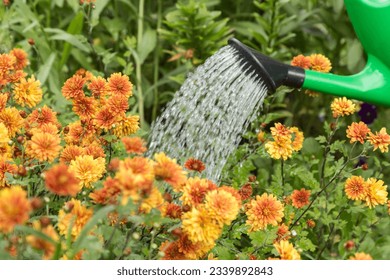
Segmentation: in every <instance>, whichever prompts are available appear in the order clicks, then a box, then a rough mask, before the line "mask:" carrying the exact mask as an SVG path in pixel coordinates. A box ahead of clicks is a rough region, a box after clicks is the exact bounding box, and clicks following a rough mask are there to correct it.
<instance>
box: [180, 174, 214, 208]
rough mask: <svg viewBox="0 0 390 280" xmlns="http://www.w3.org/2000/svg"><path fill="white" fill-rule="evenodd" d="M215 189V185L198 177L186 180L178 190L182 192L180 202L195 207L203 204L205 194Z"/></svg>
mask: <svg viewBox="0 0 390 280" xmlns="http://www.w3.org/2000/svg"><path fill="white" fill-rule="evenodd" d="M216 188H217V185H216V184H214V183H213V182H212V181H210V180H208V179H205V178H199V177H194V178H188V180H187V181H186V183H185V185H184V186H183V187H181V188H180V189H181V191H182V192H183V194H182V196H181V197H180V200H181V201H182V202H183V205H188V206H191V207H192V206H194V207H197V206H198V205H201V204H202V203H203V201H204V199H205V197H206V194H207V193H208V192H210V191H212V190H215V189H216Z"/></svg>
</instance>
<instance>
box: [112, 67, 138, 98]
mask: <svg viewBox="0 0 390 280" xmlns="http://www.w3.org/2000/svg"><path fill="white" fill-rule="evenodd" d="M108 88H109V91H110V93H111V94H113V95H123V96H126V97H127V98H129V97H130V96H131V95H132V94H133V92H132V91H133V84H132V83H131V82H130V81H129V77H128V76H126V75H123V76H122V74H121V73H113V74H111V76H110V77H109V78H108Z"/></svg>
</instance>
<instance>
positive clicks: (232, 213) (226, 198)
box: [205, 189, 241, 226]
mask: <svg viewBox="0 0 390 280" xmlns="http://www.w3.org/2000/svg"><path fill="white" fill-rule="evenodd" d="M240 202H241V200H240V201H237V199H236V198H235V197H234V196H233V195H232V194H231V193H229V192H227V191H225V190H220V189H216V190H213V191H209V192H208V193H207V194H206V197H205V208H206V210H207V211H208V212H209V215H210V217H211V218H213V219H214V220H216V221H218V223H219V224H220V225H221V226H223V225H224V224H225V225H230V223H231V222H232V221H233V220H234V219H235V218H236V217H237V215H238V212H239V210H240V206H241V205H240Z"/></svg>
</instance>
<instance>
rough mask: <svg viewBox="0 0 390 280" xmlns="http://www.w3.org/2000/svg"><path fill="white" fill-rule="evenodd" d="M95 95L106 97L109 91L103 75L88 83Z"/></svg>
mask: <svg viewBox="0 0 390 280" xmlns="http://www.w3.org/2000/svg"><path fill="white" fill-rule="evenodd" d="M88 89H89V90H90V91H91V93H92V95H93V97H95V98H97V99H99V98H104V97H105V96H106V95H107V93H108V90H109V88H108V84H107V81H106V79H104V78H102V77H94V78H93V79H92V80H91V82H90V83H89V85H88Z"/></svg>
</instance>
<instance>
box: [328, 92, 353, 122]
mask: <svg viewBox="0 0 390 280" xmlns="http://www.w3.org/2000/svg"><path fill="white" fill-rule="evenodd" d="M330 108H331V109H332V113H333V117H334V118H338V117H343V116H347V115H351V114H353V113H355V111H356V105H355V104H354V103H353V102H352V101H351V100H348V99H347V98H345V97H342V98H335V99H334V100H333V102H332V104H331V105H330Z"/></svg>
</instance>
